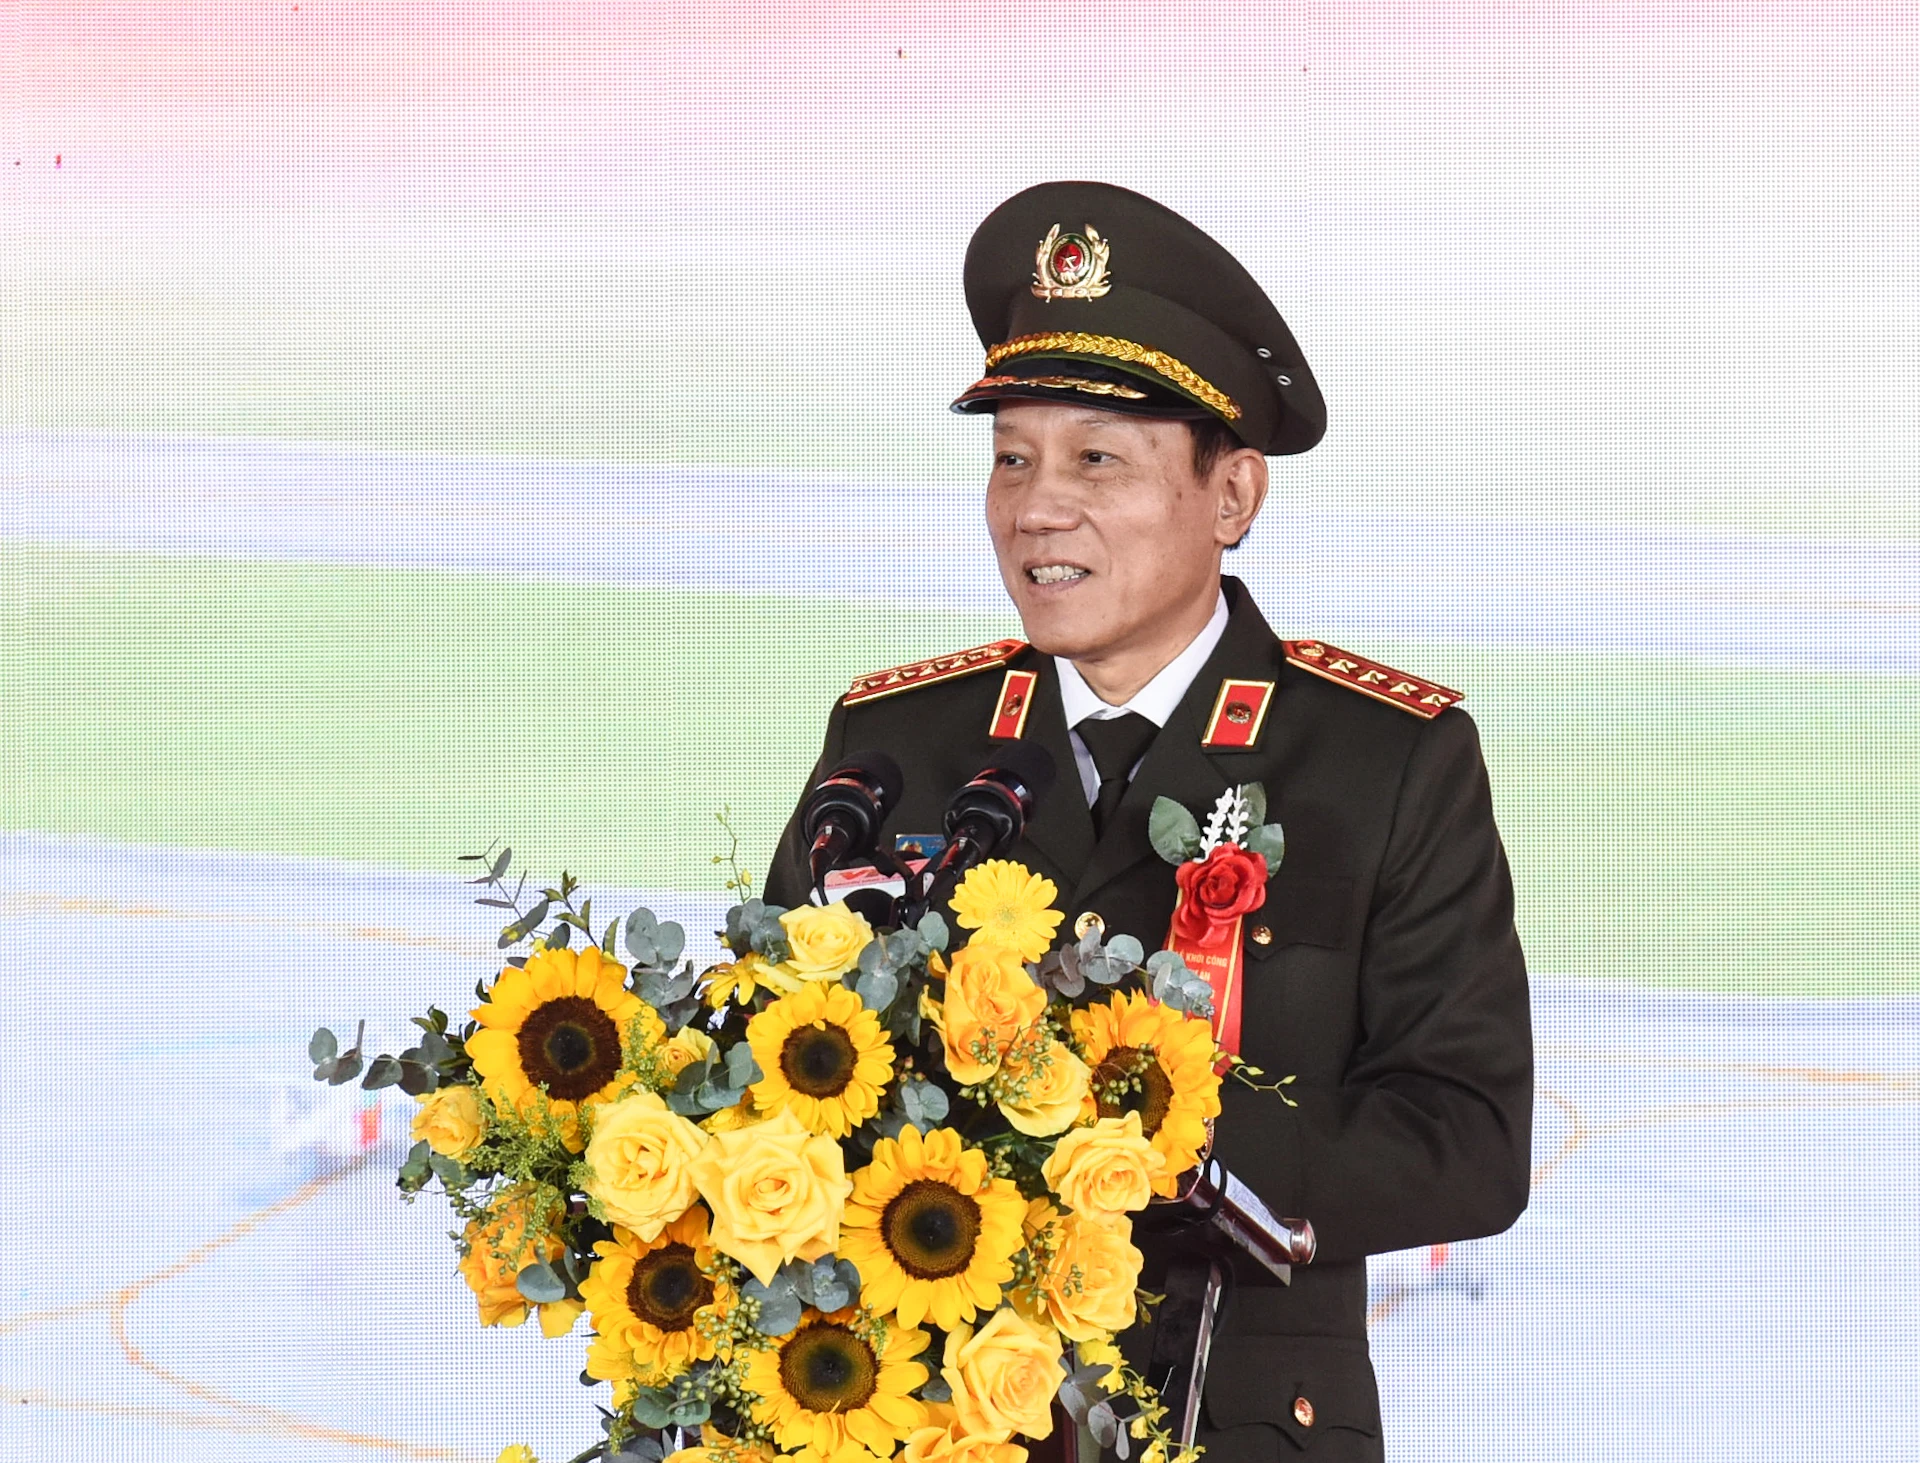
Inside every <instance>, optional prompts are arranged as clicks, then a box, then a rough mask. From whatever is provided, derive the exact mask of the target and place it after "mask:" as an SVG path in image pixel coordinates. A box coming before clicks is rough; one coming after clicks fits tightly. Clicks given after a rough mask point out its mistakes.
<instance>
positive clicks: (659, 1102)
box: [586, 1092, 708, 1244]
mask: <svg viewBox="0 0 1920 1463" xmlns="http://www.w3.org/2000/svg"><path fill="white" fill-rule="evenodd" d="M707 1142H708V1138H707V1135H706V1134H705V1133H703V1132H701V1131H700V1130H699V1129H698V1128H697V1127H695V1126H694V1125H693V1124H692V1123H691V1122H689V1121H688V1120H687V1119H685V1118H683V1117H681V1116H680V1114H679V1113H677V1112H674V1111H673V1110H672V1109H671V1108H669V1107H668V1106H667V1104H666V1102H665V1101H664V1100H663V1099H662V1098H661V1096H660V1094H659V1093H657V1092H635V1093H632V1094H630V1095H628V1096H626V1097H623V1098H621V1099H620V1100H619V1101H618V1102H611V1103H608V1104H607V1105H606V1106H605V1107H603V1108H601V1109H600V1110H599V1111H598V1112H597V1113H595V1114H594V1118H593V1137H592V1139H591V1140H589V1142H588V1143H587V1154H586V1158H587V1168H588V1169H589V1170H590V1171H591V1173H592V1177H591V1178H589V1179H588V1180H587V1183H586V1190H587V1193H588V1194H590V1195H592V1196H593V1197H594V1198H595V1199H598V1200H599V1201H600V1207H601V1209H602V1210H604V1211H605V1213H606V1217H607V1219H608V1220H610V1221H611V1222H612V1223H614V1224H624V1225H625V1226H626V1227H627V1228H628V1229H630V1230H632V1231H633V1232H634V1233H635V1234H637V1235H639V1236H640V1238H641V1239H643V1240H645V1241H646V1242H647V1243H648V1244H651V1243H653V1241H655V1240H656V1239H658V1238H660V1231H661V1230H663V1229H665V1228H666V1227H667V1226H668V1225H669V1224H671V1223H673V1221H674V1220H676V1219H678V1218H679V1217H680V1216H681V1215H682V1214H685V1213H686V1212H687V1210H689V1209H691V1208H692V1207H693V1200H694V1190H693V1168H692V1164H693V1160H694V1158H695V1157H696V1156H698V1154H699V1152H700V1150H701V1149H702V1148H704V1147H706V1145H707Z"/></svg>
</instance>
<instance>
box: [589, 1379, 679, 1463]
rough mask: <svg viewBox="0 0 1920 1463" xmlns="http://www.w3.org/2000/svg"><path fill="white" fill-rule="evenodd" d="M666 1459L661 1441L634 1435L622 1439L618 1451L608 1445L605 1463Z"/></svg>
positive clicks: (637, 1462)
mask: <svg viewBox="0 0 1920 1463" xmlns="http://www.w3.org/2000/svg"><path fill="white" fill-rule="evenodd" d="M587 1380H588V1381H589V1382H593V1381H596V1380H597V1379H596V1378H592V1377H589V1378H588V1379H587ZM664 1457H666V1449H665V1448H663V1447H661V1446H660V1439H658V1438H653V1437H646V1436H644V1435H640V1434H632V1435H629V1436H628V1437H626V1438H624V1439H622V1441H621V1443H620V1446H619V1447H618V1448H617V1449H616V1448H615V1447H614V1445H613V1444H612V1443H608V1444H607V1450H606V1454H605V1463H660V1460H661V1459H662V1458H664Z"/></svg>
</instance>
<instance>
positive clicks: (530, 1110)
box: [467, 945, 667, 1153]
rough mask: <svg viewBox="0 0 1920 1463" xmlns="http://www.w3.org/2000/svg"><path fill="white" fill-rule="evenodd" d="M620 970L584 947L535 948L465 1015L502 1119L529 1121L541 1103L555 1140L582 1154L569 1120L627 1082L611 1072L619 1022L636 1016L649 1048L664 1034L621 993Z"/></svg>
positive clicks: (618, 1061)
mask: <svg viewBox="0 0 1920 1463" xmlns="http://www.w3.org/2000/svg"><path fill="white" fill-rule="evenodd" d="M626 976H627V972H626V970H625V969H624V968H623V967H621V966H619V965H616V964H614V963H613V962H612V961H611V960H608V959H606V958H605V957H604V956H603V955H601V953H600V951H599V950H598V948H596V947H594V946H592V945H589V946H587V947H586V948H585V949H584V950H569V949H558V948H549V949H545V950H540V951H537V952H536V953H535V954H534V955H532V956H531V957H530V958H529V959H528V961H527V963H526V964H525V965H524V966H521V967H519V968H517V969H516V968H515V967H513V966H509V967H507V969H506V970H504V971H502V972H501V974H500V979H499V980H497V981H495V982H494V983H493V988H492V989H491V990H489V991H488V992H487V1003H486V1004H485V1005H484V1006H480V1007H478V1008H477V1009H475V1010H474V1011H473V1012H472V1013H471V1014H472V1016H473V1019H474V1020H475V1021H477V1022H479V1023H480V1030H478V1031H476V1032H475V1033H474V1034H473V1035H472V1036H471V1037H469V1038H468V1039H467V1055H469V1056H470V1057H472V1058H473V1066H474V1070H475V1071H477V1072H478V1073H479V1074H480V1077H481V1082H482V1085H483V1086H484V1087H485V1088H486V1091H487V1096H489V1097H490V1098H492V1099H493V1102H494V1106H495V1107H497V1108H499V1109H500V1110H502V1111H504V1112H518V1113H519V1114H520V1115H521V1117H522V1118H523V1119H525V1120H527V1121H528V1122H537V1121H539V1115H540V1110H541V1104H542V1097H541V1093H542V1091H544V1092H545V1099H544V1101H545V1106H546V1110H547V1112H548V1114H549V1115H550V1117H551V1119H552V1121H553V1122H554V1124H555V1125H556V1127H557V1129H558V1133H559V1136H560V1138H561V1141H563V1142H564V1143H565V1144H566V1145H567V1147H569V1148H571V1149H572V1150H573V1151H574V1152H576V1153H578V1152H579V1151H580V1149H581V1147H582V1140H581V1137H580V1122H579V1114H580V1113H581V1112H582V1111H583V1110H584V1109H586V1108H588V1107H590V1106H592V1105H593V1104H595V1103H599V1102H605V1101H607V1100H608V1099H610V1098H613V1097H617V1096H619V1094H620V1093H621V1092H622V1091H623V1090H625V1089H626V1088H627V1087H629V1086H631V1085H632V1083H633V1074H632V1073H631V1072H623V1071H621V1067H622V1065H623V1064H624V1063H625V1060H626V1052H625V1042H626V1038H627V1035H628V1031H627V1028H628V1025H629V1023H631V1022H632V1021H633V1019H634V1017H636V1016H639V1015H641V1014H642V1013H643V1012H644V1013H645V1023H646V1026H647V1031H646V1033H645V1037H646V1040H647V1041H648V1042H649V1043H652V1042H657V1041H659V1040H661V1039H662V1038H663V1037H664V1036H665V1035H666V1034H667V1033H666V1027H665V1025H664V1024H663V1023H662V1022H661V1020H660V1018H659V1017H658V1016H656V1015H654V1014H653V1012H652V1009H651V1008H650V1007H646V1006H643V1005H642V1004H641V1001H640V998H639V997H638V996H636V995H634V994H633V992H631V991H629V990H628V989H627V987H626V984H625V981H626Z"/></svg>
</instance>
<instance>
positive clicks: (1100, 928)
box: [1073, 909, 1107, 940]
mask: <svg viewBox="0 0 1920 1463" xmlns="http://www.w3.org/2000/svg"><path fill="white" fill-rule="evenodd" d="M1106 932H1107V922H1106V921H1105V920H1103V919H1102V918H1100V916H1099V915H1097V914H1095V913H1094V912H1093V911H1092V910H1090V909H1087V910H1082V911H1081V912H1080V917H1079V918H1078V919H1076V920H1075V921H1074V922H1073V937H1074V939H1076V940H1084V939H1086V937H1087V936H1088V935H1092V936H1094V937H1095V938H1096V939H1097V938H1099V937H1100V936H1101V935H1104V934H1106Z"/></svg>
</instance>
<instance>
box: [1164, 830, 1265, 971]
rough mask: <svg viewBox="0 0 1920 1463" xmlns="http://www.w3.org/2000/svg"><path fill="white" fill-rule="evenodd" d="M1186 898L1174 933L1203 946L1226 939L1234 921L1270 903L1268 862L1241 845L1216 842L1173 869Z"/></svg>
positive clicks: (1207, 947)
mask: <svg viewBox="0 0 1920 1463" xmlns="http://www.w3.org/2000/svg"><path fill="white" fill-rule="evenodd" d="M1173 877H1174V879H1175V881H1176V882H1177V883H1178V884H1179V886H1180V893H1181V894H1182V896H1183V898H1182V899H1181V900H1180V907H1179V909H1178V910H1176V911H1175V912H1174V916H1173V932H1174V934H1175V935H1176V936H1177V937H1179V938H1180V939H1181V940H1183V941H1186V940H1190V941H1192V942H1193V943H1194V944H1196V945H1198V946H1200V948H1202V949H1205V950H1210V949H1215V948H1218V947H1219V946H1220V945H1222V944H1223V943H1225V941H1226V939H1227V937H1228V935H1229V934H1230V933H1231V932H1232V930H1233V925H1234V921H1235V920H1237V919H1239V918H1240V916H1241V915H1243V914H1251V913H1252V912H1253V911H1254V910H1256V909H1258V908H1259V907H1260V906H1261V905H1263V904H1265V903H1266V902H1267V861H1266V859H1265V858H1264V857H1263V856H1262V855H1260V854H1257V853H1254V852H1252V851H1250V850H1248V849H1245V848H1242V847H1241V846H1240V845H1239V844H1237V843H1219V844H1215V845H1214V847H1213V848H1212V850H1211V851H1209V852H1208V854H1207V856H1206V857H1205V858H1203V859H1190V860H1188V861H1187V862H1186V863H1183V864H1181V865H1179V866H1178V867H1177V868H1175V869H1174V871H1173Z"/></svg>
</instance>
